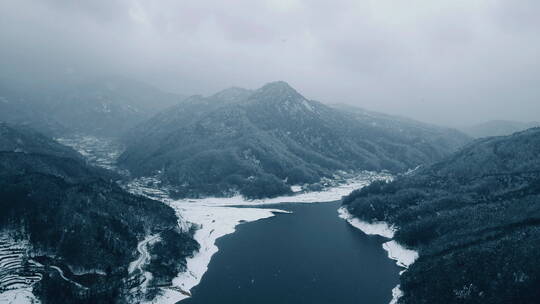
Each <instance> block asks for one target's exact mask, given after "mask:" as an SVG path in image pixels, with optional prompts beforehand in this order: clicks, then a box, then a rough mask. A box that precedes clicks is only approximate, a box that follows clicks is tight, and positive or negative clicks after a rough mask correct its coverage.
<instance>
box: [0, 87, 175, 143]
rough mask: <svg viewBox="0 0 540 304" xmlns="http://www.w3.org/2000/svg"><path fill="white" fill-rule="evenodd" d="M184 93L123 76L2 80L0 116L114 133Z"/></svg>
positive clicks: (55, 131)
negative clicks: (44, 82)
mask: <svg viewBox="0 0 540 304" xmlns="http://www.w3.org/2000/svg"><path fill="white" fill-rule="evenodd" d="M183 98H184V97H183V96H179V95H175V94H171V93H166V92H163V91H160V90H159V89H157V88H155V87H152V86H150V85H147V84H145V83H142V82H139V81H135V80H131V79H128V78H122V77H102V78H97V79H91V80H80V81H76V82H73V83H66V84H65V85H64V86H59V87H55V86H51V87H40V86H38V85H35V84H19V85H15V84H13V83H9V82H8V81H5V80H4V82H3V83H0V110H2V111H0V121H5V122H9V123H14V124H27V125H29V126H31V127H33V128H36V129H40V130H43V131H44V132H45V133H47V134H51V135H54V136H58V135H65V134H67V133H83V134H91V135H96V136H118V135H120V134H122V133H123V132H125V131H127V130H128V129H130V128H132V127H133V126H135V125H136V124H137V123H140V122H142V121H144V120H146V119H148V118H150V117H151V116H152V115H154V114H156V113H158V112H159V111H160V110H163V109H165V108H167V107H170V106H172V105H174V104H176V103H178V102H180V101H181V100H182V99H183Z"/></svg>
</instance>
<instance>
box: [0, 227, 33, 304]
mask: <svg viewBox="0 0 540 304" xmlns="http://www.w3.org/2000/svg"><path fill="white" fill-rule="evenodd" d="M28 248H29V245H28V242H26V241H20V240H14V239H12V238H11V237H9V235H8V234H7V233H2V234H1V235H0V304H8V303H13V304H29V303H39V301H38V300H37V299H36V297H35V296H34V294H33V293H32V289H33V285H34V283H36V282H38V281H40V280H41V277H42V275H41V273H39V272H35V271H33V270H35V269H34V268H35V267H36V266H37V263H33V262H32V261H29V262H28V263H29V265H28V266H29V267H25V263H27V258H28V256H27V251H28Z"/></svg>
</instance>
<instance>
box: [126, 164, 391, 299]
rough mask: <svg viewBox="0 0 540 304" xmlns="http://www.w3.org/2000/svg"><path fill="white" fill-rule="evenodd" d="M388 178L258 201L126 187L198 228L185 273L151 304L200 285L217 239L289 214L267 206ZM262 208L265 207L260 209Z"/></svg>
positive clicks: (329, 195) (319, 198)
mask: <svg viewBox="0 0 540 304" xmlns="http://www.w3.org/2000/svg"><path fill="white" fill-rule="evenodd" d="M388 178H390V176H389V175H388V174H384V173H382V174H379V173H374V172H364V174H362V175H360V176H359V177H358V178H355V179H351V180H348V181H347V182H346V183H344V184H341V185H338V186H335V187H331V188H328V189H325V190H323V191H316V192H303V193H302V192H301V193H297V194H296V195H292V196H282V197H277V198H270V199H258V200H246V199H244V198H243V197H241V196H235V197H228V198H219V197H210V198H202V199H183V200H173V199H170V198H168V196H167V195H166V193H165V192H163V191H160V190H159V189H156V188H154V187H147V186H146V185H145V183H140V184H137V183H136V182H135V183H132V184H131V185H128V189H130V192H132V193H137V194H142V195H145V196H148V197H151V198H154V199H158V200H160V201H162V202H164V203H166V204H168V205H169V206H171V207H172V208H173V209H174V210H175V211H176V214H177V216H178V218H179V220H178V223H179V225H180V226H181V227H182V228H183V229H189V227H190V224H193V225H196V226H197V228H198V229H197V230H196V231H195V235H194V238H195V240H196V241H197V242H198V243H199V245H200V249H199V251H198V252H196V253H195V254H194V256H193V257H191V258H188V259H187V269H186V271H185V272H183V273H179V274H178V276H177V277H176V278H175V279H174V280H173V284H172V288H164V289H163V294H162V295H161V296H158V297H156V298H155V299H154V300H153V301H152V303H164V304H169V303H171V304H172V303H177V302H178V301H181V300H183V299H186V298H188V297H189V294H190V290H191V289H192V288H193V287H195V286H197V285H198V284H199V283H200V281H201V279H202V277H203V276H204V274H205V272H206V271H207V270H208V265H209V264H210V261H211V259H212V256H213V255H214V254H215V253H216V252H218V251H219V248H218V247H217V246H216V245H215V243H216V240H217V239H218V238H220V237H222V236H225V235H227V234H231V233H234V232H235V231H236V226H237V225H239V224H242V223H247V222H254V221H257V220H260V219H265V218H270V217H273V216H275V215H276V214H279V213H281V214H283V213H290V212H289V211H285V210H281V209H269V208H268V206H267V205H279V204H281V203H315V202H332V201H337V200H340V199H341V198H342V197H343V196H345V195H348V194H349V193H351V192H352V191H353V190H356V189H358V188H362V187H364V186H366V185H368V184H370V183H371V182H372V181H374V180H378V179H388ZM265 205H266V207H265V208H261V207H263V206H265ZM276 208H279V207H276Z"/></svg>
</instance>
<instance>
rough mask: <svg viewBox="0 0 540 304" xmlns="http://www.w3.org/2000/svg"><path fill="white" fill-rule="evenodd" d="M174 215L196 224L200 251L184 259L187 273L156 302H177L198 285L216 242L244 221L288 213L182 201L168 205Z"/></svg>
mask: <svg viewBox="0 0 540 304" xmlns="http://www.w3.org/2000/svg"><path fill="white" fill-rule="evenodd" d="M170 205H171V207H173V208H174V209H175V210H176V211H177V213H180V214H182V216H183V217H184V219H185V220H187V221H189V222H191V223H195V224H197V225H198V226H199V229H197V230H196V232H195V236H194V238H195V240H196V241H197V242H198V243H199V245H200V249H199V251H198V252H197V253H196V254H195V255H194V256H193V257H191V258H188V259H187V270H186V272H183V273H180V274H179V275H178V276H177V277H176V278H175V279H174V280H173V286H174V287H177V288H179V290H182V291H183V292H181V291H179V290H174V289H165V293H164V295H163V296H162V297H159V298H156V299H155V301H154V302H155V303H163V304H168V303H176V302H178V301H180V300H183V299H185V298H187V297H188V296H189V291H190V290H191V289H192V288H193V287H195V286H196V285H198V284H199V283H200V281H201V279H202V276H203V275H204V273H205V272H206V270H207V269H208V264H209V263H210V260H211V258H212V256H213V255H214V254H215V253H216V252H218V247H217V246H216V244H215V243H216V240H217V239H218V238H220V237H222V236H224V235H227V234H230V233H233V232H234V231H235V230H236V226H237V225H239V224H241V223H243V222H253V221H257V220H260V219H264V218H269V217H272V216H274V214H275V213H288V212H287V211H284V210H279V209H262V208H238V207H223V206H208V205H206V206H199V205H198V203H194V204H190V203H185V202H182V201H176V202H172V203H170Z"/></svg>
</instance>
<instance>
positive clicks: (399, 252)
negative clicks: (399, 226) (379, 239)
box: [383, 240, 418, 268]
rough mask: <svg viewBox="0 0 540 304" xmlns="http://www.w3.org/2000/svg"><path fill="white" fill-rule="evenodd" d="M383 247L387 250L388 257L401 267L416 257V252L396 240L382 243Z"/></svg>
mask: <svg viewBox="0 0 540 304" xmlns="http://www.w3.org/2000/svg"><path fill="white" fill-rule="evenodd" d="M383 249H384V250H386V252H388V257H389V258H390V259H392V260H394V261H396V264H398V265H399V266H401V267H404V268H409V266H411V265H412V263H414V261H416V259H418V252H416V251H414V250H411V249H407V248H405V247H403V246H401V245H400V244H399V243H398V242H396V241H394V240H392V241H389V242H386V243H384V244H383Z"/></svg>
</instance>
